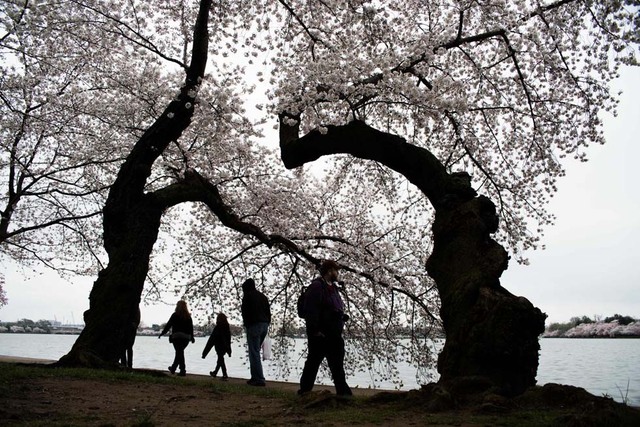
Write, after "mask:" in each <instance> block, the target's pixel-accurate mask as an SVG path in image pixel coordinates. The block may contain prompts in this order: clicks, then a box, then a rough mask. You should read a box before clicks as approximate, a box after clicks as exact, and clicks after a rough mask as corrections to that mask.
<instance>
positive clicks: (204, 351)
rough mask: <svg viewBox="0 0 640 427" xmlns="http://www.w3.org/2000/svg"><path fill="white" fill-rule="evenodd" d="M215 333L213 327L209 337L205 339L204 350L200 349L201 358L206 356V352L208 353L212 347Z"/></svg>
mask: <svg viewBox="0 0 640 427" xmlns="http://www.w3.org/2000/svg"><path fill="white" fill-rule="evenodd" d="M215 335H216V328H213V331H212V332H211V335H209V339H208V340H207V343H206V344H205V346H204V350H202V358H203V359H204V358H205V357H207V354H209V352H210V351H211V349H212V348H213V345H214V344H215V341H216V339H215Z"/></svg>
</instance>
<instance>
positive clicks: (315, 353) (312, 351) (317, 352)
mask: <svg viewBox="0 0 640 427" xmlns="http://www.w3.org/2000/svg"><path fill="white" fill-rule="evenodd" d="M325 346H326V344H325V338H323V337H308V340H307V360H306V361H305V362H304V368H303V369H302V376H301V377H300V390H298V394H302V393H306V392H308V391H311V390H312V389H313V385H314V384H315V382H316V377H317V376H318V369H319V368H320V364H321V363H322V359H324V356H325Z"/></svg>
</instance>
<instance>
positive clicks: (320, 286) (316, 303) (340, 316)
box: [304, 277, 345, 336]
mask: <svg viewBox="0 0 640 427" xmlns="http://www.w3.org/2000/svg"><path fill="white" fill-rule="evenodd" d="M304 312H305V321H306V324H307V335H309V336H313V335H316V334H318V333H322V334H324V335H325V336H326V335H332V336H335V335H340V334H342V330H343V329H344V317H345V316H344V303H343V302H342V297H341V296H340V292H339V291H338V288H337V287H336V286H334V285H329V284H328V283H327V282H326V281H325V280H324V279H323V278H322V277H316V278H315V279H313V281H312V282H311V285H309V288H308V289H307V292H306V294H305V301H304Z"/></svg>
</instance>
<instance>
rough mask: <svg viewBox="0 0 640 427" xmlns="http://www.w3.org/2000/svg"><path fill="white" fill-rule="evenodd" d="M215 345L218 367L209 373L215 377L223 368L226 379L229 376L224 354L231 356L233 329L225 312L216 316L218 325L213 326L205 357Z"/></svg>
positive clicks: (223, 375)
mask: <svg viewBox="0 0 640 427" xmlns="http://www.w3.org/2000/svg"><path fill="white" fill-rule="evenodd" d="M213 347H215V349H216V354H217V355H218V361H217V363H216V369H214V370H213V371H211V372H209V375H211V376H212V377H214V378H215V377H216V376H217V375H218V371H219V370H220V369H222V379H223V380H224V381H226V380H227V379H228V378H229V376H228V375H227V365H225V363H224V354H225V353H227V354H228V355H229V357H231V329H230V328H229V322H228V321H227V316H225V315H224V314H223V313H218V317H216V326H215V327H214V328H213V331H212V332H211V336H210V337H209V339H208V340H207V344H206V345H205V346H204V350H202V358H203V359H204V358H205V357H207V354H209V351H211V348H213Z"/></svg>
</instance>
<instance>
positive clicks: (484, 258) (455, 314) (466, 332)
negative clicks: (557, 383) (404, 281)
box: [280, 116, 546, 395]
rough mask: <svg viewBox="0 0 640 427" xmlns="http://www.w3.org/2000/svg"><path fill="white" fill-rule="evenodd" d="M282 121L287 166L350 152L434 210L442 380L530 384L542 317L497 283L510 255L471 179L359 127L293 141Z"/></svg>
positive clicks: (484, 385)
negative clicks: (388, 173) (391, 173)
mask: <svg viewBox="0 0 640 427" xmlns="http://www.w3.org/2000/svg"><path fill="white" fill-rule="evenodd" d="M283 118H284V116H283V117H281V123H280V149H281V157H282V160H283V162H284V164H285V166H286V167H287V168H295V167H298V166H301V165H303V164H305V163H307V162H311V161H314V160H316V159H318V158H319V157H321V156H324V155H331V154H338V153H347V154H351V155H353V156H356V157H359V158H363V159H370V160H374V161H377V162H379V163H381V164H383V165H385V166H388V167H389V168H391V169H393V170H395V171H396V172H398V173H400V174H402V175H404V176H405V177H406V178H407V179H408V180H409V181H410V182H412V183H413V184H414V185H416V186H417V187H418V188H419V189H420V190H421V191H422V192H423V193H424V194H425V195H426V196H427V197H428V199H429V200H430V202H431V203H432V205H433V206H434V208H435V211H436V217H435V222H434V224H433V238H434V249H433V252H432V254H431V256H430V258H429V260H428V261H427V265H426V267H427V271H428V273H429V275H430V276H431V277H432V278H433V279H434V280H435V282H436V285H437V288H438V292H439V295H440V299H441V303H442V306H441V309H440V314H441V317H442V321H443V324H444V329H445V333H446V342H445V346H444V349H443V350H442V352H441V354H440V356H439V358H438V371H439V372H440V375H441V378H440V383H441V384H444V385H446V386H450V387H452V388H460V387H472V388H476V390H474V391H479V390H486V389H489V388H493V389H494V390H495V391H497V392H499V393H501V394H504V395H516V394H519V393H522V392H523V391H524V390H525V389H526V388H527V387H529V386H532V385H534V384H535V377H536V373H537V369H538V351H539V348H540V347H539V343H538V337H539V335H540V334H541V333H542V332H543V331H544V320H545V317H546V316H545V315H544V314H543V313H542V312H541V311H540V310H539V309H538V308H536V307H534V306H533V305H532V304H531V303H530V302H529V301H528V300H527V299H526V298H523V297H517V296H514V295H513V294H511V293H510V292H509V291H507V290H506V289H505V288H503V287H502V286H501V285H500V280H499V279H500V276H501V275H502V272H503V271H504V270H506V269H507V265H508V260H509V256H508V254H507V252H506V251H505V250H504V248H503V247H502V246H500V245H499V244H498V243H497V242H496V241H494V240H493V239H492V238H491V234H492V233H494V232H495V231H497V229H498V216H497V215H496V210H495V206H494V204H493V203H492V202H491V201H490V200H489V199H488V198H486V197H484V196H479V197H478V196H477V195H476V192H475V190H473V188H472V187H471V182H470V181H471V180H470V177H469V176H468V175H467V174H464V173H462V174H448V173H447V172H446V170H445V168H444V166H443V165H442V164H441V163H440V162H439V161H438V160H437V159H436V158H435V157H434V156H433V155H432V154H431V153H430V152H429V151H427V150H425V149H422V148H420V147H416V146H414V145H411V144H408V143H407V142H406V141H405V140H404V139H402V138H400V137H398V136H396V135H391V134H388V133H384V132H380V131H378V130H376V129H373V128H371V127H370V126H367V125H366V124H364V123H362V122H358V121H354V122H352V123H350V124H348V125H345V126H329V127H328V132H327V133H326V134H321V133H320V132H318V131H312V132H310V133H309V134H307V135H305V136H303V137H298V132H299V129H298V127H297V126H289V125H286V124H285V123H284V121H283V120H282V119H283ZM294 118H295V117H294Z"/></svg>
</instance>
